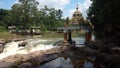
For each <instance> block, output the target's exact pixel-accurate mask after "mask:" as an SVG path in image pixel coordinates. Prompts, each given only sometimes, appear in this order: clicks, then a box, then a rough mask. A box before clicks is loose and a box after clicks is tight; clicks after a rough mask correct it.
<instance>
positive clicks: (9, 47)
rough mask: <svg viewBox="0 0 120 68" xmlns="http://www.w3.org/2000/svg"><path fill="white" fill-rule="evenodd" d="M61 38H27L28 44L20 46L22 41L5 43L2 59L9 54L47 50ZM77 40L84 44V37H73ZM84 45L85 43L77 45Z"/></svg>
mask: <svg viewBox="0 0 120 68" xmlns="http://www.w3.org/2000/svg"><path fill="white" fill-rule="evenodd" d="M59 40H63V38H51V39H39V38H36V39H26V40H25V41H26V42H27V45H26V46H25V47H18V44H19V43H20V42H22V41H17V42H15V41H12V42H10V43H7V44H6V45H5V48H4V50H3V52H2V53H1V54H0V59H3V58H5V57H7V56H10V55H14V54H28V53H30V52H33V51H37V50H47V49H51V48H54V47H57V46H53V44H54V43H55V42H57V41H59ZM73 40H75V41H76V44H83V42H84V38H73ZM77 46H79V47H80V46H83V45H77Z"/></svg>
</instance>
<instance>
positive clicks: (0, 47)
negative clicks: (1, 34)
mask: <svg viewBox="0 0 120 68" xmlns="http://www.w3.org/2000/svg"><path fill="white" fill-rule="evenodd" d="M3 49H4V45H3V44H0V53H1V52H3Z"/></svg>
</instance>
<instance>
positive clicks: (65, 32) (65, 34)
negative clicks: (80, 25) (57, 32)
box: [63, 30, 67, 42]
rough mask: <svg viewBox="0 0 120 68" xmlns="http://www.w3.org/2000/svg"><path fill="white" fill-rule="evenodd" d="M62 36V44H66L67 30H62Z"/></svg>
mask: <svg viewBox="0 0 120 68" xmlns="http://www.w3.org/2000/svg"><path fill="white" fill-rule="evenodd" d="M63 34H64V40H63V42H67V30H64V31H63Z"/></svg>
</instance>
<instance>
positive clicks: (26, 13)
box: [12, 0, 39, 29]
mask: <svg viewBox="0 0 120 68" xmlns="http://www.w3.org/2000/svg"><path fill="white" fill-rule="evenodd" d="M38 4H39V3H38V2H37V1H35V0H19V3H17V4H14V5H13V6H12V12H13V19H14V20H15V21H14V22H15V24H16V26H23V28H24V29H26V28H30V27H32V26H33V24H35V23H36V17H37V16H36V15H37V11H38V9H37V5H38Z"/></svg>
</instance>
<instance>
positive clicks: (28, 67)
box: [18, 62, 32, 68]
mask: <svg viewBox="0 0 120 68" xmlns="http://www.w3.org/2000/svg"><path fill="white" fill-rule="evenodd" d="M18 68H32V63H29V62H26V63H22V64H20V65H19V66H18Z"/></svg>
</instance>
